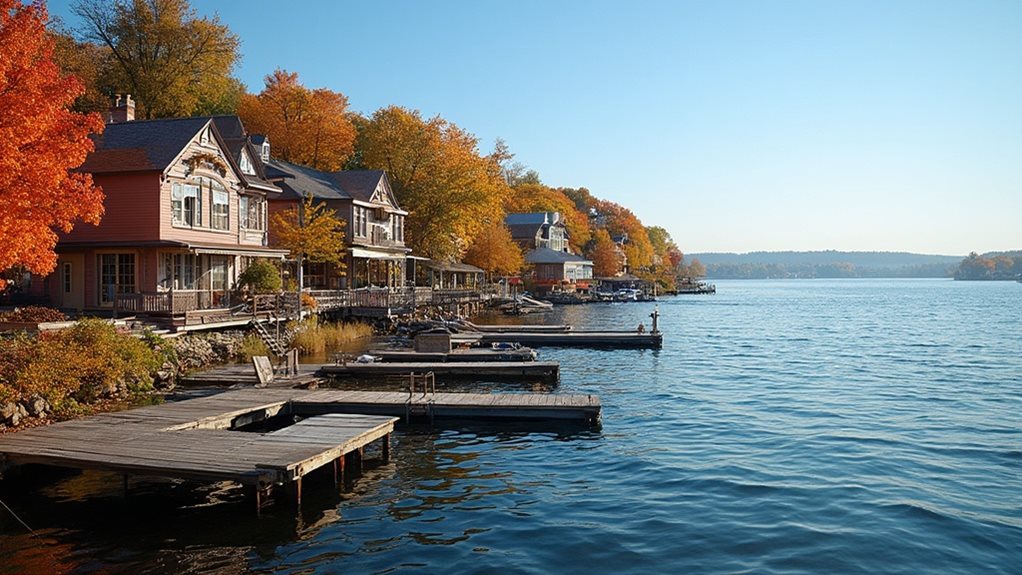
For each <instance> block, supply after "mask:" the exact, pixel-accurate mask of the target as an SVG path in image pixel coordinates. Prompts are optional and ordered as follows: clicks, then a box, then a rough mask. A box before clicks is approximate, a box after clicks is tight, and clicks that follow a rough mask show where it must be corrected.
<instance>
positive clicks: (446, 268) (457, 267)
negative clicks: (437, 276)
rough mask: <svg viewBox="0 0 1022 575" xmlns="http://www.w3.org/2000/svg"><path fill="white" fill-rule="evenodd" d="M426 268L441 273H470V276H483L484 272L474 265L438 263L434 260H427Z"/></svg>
mask: <svg viewBox="0 0 1022 575" xmlns="http://www.w3.org/2000/svg"><path fill="white" fill-rule="evenodd" d="M426 267H429V268H433V269H435V270H438V271H442V272H457V273H471V274H484V273H486V271H485V270H483V269H481V268H477V267H475V266H474V265H471V264H466V263H462V262H438V261H436V260H429V261H428V262H427V263H426Z"/></svg>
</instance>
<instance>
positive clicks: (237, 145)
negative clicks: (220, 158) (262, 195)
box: [212, 116, 273, 186]
mask: <svg viewBox="0 0 1022 575" xmlns="http://www.w3.org/2000/svg"><path fill="white" fill-rule="evenodd" d="M212 119H213V124H214V125H215V126H216V129H217V131H219V132H220V136H221V137H223V139H224V144H225V145H226V146H227V152H228V153H229V154H231V157H232V158H234V162H235V163H236V164H238V165H241V150H242V149H245V150H247V151H248V157H249V159H250V160H251V161H252V167H253V168H254V169H255V175H254V176H253V175H251V174H246V173H244V172H242V174H241V175H242V177H244V178H245V180H246V181H248V182H249V183H254V184H261V185H264V186H272V185H273V184H271V183H270V182H269V181H267V179H266V167H265V166H264V165H263V160H262V154H261V153H260V150H259V149H257V148H256V147H255V146H254V145H253V143H252V142H254V137H251V138H250V137H249V136H248V133H247V132H246V131H245V125H244V124H242V123H241V118H239V117H237V116H213V118H212Z"/></svg>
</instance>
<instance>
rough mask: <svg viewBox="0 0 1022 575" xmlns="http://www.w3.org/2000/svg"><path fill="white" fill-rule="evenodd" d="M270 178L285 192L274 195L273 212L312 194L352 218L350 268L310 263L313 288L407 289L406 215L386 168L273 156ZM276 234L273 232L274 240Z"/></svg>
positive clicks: (307, 277) (307, 272) (307, 271)
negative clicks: (330, 166) (330, 165)
mask: <svg viewBox="0 0 1022 575" xmlns="http://www.w3.org/2000/svg"><path fill="white" fill-rule="evenodd" d="M266 171H267V177H268V178H269V179H270V181H272V182H273V183H274V184H275V185H276V186H278V187H279V188H280V190H281V193H280V194H278V195H277V196H274V197H272V198H270V200H269V204H270V214H271V216H272V215H273V214H276V213H279V212H282V211H284V210H287V209H290V208H292V207H296V206H298V205H299V204H301V202H302V198H305V197H312V198H313V201H315V202H316V203H323V204H325V205H326V207H327V208H329V209H331V210H334V211H335V212H336V213H337V216H338V217H339V218H340V219H342V220H344V221H345V222H347V225H346V226H345V230H344V233H345V244H346V245H347V246H348V248H347V251H348V254H347V261H346V270H344V273H343V274H341V273H339V272H340V271H341V270H337V269H335V266H334V265H333V264H329V263H316V262H305V264H304V269H303V276H304V280H303V283H304V286H303V287H305V288H311V289H346V288H362V287H369V286H375V287H392V288H393V287H401V286H404V285H405V283H406V281H405V278H406V262H405V260H406V256H407V254H408V252H410V251H411V250H410V249H409V248H408V247H406V246H405V243H404V235H405V224H404V222H405V217H406V216H407V215H408V212H406V211H404V210H402V209H401V208H400V206H399V205H398V202H397V198H396V197H395V196H394V192H393V191H392V190H391V187H390V180H388V178H387V174H386V173H385V172H384V171H383V170H349V171H337V172H323V171H320V170H316V169H313V168H309V167H306V166H299V165H296V164H291V163H288V162H285V161H283V160H278V159H274V158H272V157H267V163H266ZM274 239H275V238H273V237H272V236H271V238H270V241H271V243H272V242H273V240H274Z"/></svg>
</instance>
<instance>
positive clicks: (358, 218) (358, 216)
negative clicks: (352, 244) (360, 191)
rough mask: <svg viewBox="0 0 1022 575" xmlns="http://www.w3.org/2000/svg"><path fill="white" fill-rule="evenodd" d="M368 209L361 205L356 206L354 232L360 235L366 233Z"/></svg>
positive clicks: (362, 235)
mask: <svg viewBox="0 0 1022 575" xmlns="http://www.w3.org/2000/svg"><path fill="white" fill-rule="evenodd" d="M367 212H368V210H366V209H365V208H363V207H361V206H355V217H354V218H353V219H354V220H355V229H354V234H355V235H356V236H359V237H365V235H366V213H367Z"/></svg>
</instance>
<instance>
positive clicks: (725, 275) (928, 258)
mask: <svg viewBox="0 0 1022 575" xmlns="http://www.w3.org/2000/svg"><path fill="white" fill-rule="evenodd" d="M685 257H686V258H690V259H691V260H692V261H694V260H699V262H701V263H702V264H703V265H704V266H705V267H706V277H707V278H708V279H785V278H810V279H811V278H821V279H826V278H950V277H954V275H955V271H956V269H958V266H959V265H960V264H961V263H962V261H963V260H962V256H946V255H928V254H914V253H908V252H842V251H836V250H826V251H808V252H796V251H782V252H749V253H744V254H736V253H720V252H706V253H693V254H686V256H685Z"/></svg>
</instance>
